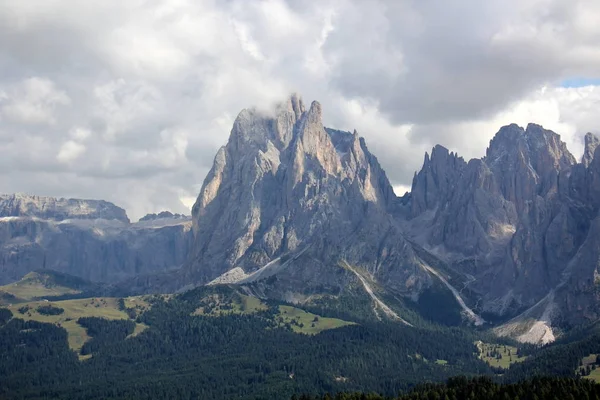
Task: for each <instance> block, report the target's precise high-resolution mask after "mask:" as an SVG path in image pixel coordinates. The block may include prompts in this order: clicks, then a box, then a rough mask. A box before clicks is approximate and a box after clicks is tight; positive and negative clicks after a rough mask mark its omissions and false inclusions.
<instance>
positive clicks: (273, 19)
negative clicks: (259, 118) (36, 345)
mask: <svg viewBox="0 0 600 400" xmlns="http://www.w3.org/2000/svg"><path fill="white" fill-rule="evenodd" d="M599 19H600V6H599V5H598V2H597V1H595V0H574V1H572V2H568V3H566V2H564V1H562V0H524V1H523V0H518V1H517V0H510V1H505V0H489V1H484V2H482V1H476V0H461V1H458V2H453V4H452V5H449V4H448V3H447V2H445V1H442V0H433V1H428V2H414V1H408V0H406V1H405V0H398V1H396V0H373V1H368V2H366V1H358V0H356V1H352V0H322V1H319V2H314V1H310V0H294V1H292V0H257V1H252V2H250V1H246V0H231V1H227V2H223V1H218V0H200V1H198V0H158V1H152V2H143V1H126V2H124V1H118V0H107V1H103V2H91V3H90V2H78V1H73V0H0V121H1V123H2V124H1V125H0V139H1V141H2V142H1V143H2V144H0V186H2V188H3V190H5V191H10V192H15V191H24V192H32V193H37V194H41V195H57V196H74V197H86V198H106V199H107V200H110V201H114V202H116V203H117V204H119V205H121V206H124V207H126V208H127V209H128V211H129V212H130V215H131V217H132V219H135V218H138V217H139V216H141V214H143V213H146V212H157V211H160V210H161V209H162V208H169V209H171V210H172V211H176V212H189V206H190V204H191V203H193V201H192V200H191V199H194V198H195V197H196V195H197V193H198V190H199V186H200V185H201V183H202V181H203V179H204V177H205V175H206V173H207V171H208V169H209V168H210V166H211V164H212V161H213V157H214V154H215V152H216V150H217V148H218V147H219V146H221V145H222V144H224V143H225V142H226V140H227V137H228V135H229V132H230V130H231V125H232V123H233V120H234V119H235V116H236V115H237V113H238V112H239V111H240V110H241V109H242V108H244V107H249V106H252V105H255V106H258V107H260V108H264V109H269V107H270V106H271V105H272V103H273V102H275V101H276V100H278V99H281V98H283V96H285V95H287V94H289V93H290V92H292V91H297V92H299V93H300V94H301V95H303V97H304V98H305V100H306V101H307V102H310V101H311V100H313V99H316V100H319V101H320V102H321V103H322V104H323V109H324V117H325V122H326V123H327V124H328V125H329V126H332V127H336V128H340V129H348V130H351V129H354V128H356V129H357V130H358V131H359V133H360V134H361V135H363V136H365V137H366V139H367V143H368V145H369V148H370V149H371V150H372V151H373V152H374V153H375V154H376V155H377V156H378V158H379V160H380V162H381V163H382V165H383V166H384V168H385V169H386V171H387V173H388V176H389V177H390V178H391V179H392V181H393V184H394V186H395V187H396V188H398V190H401V187H402V186H407V185H410V182H411V179H412V175H413V172H414V170H416V169H418V168H419V167H420V164H421V163H422V160H423V153H424V151H426V150H429V149H430V148H431V147H432V146H433V145H434V144H436V143H440V144H443V145H445V146H447V147H449V148H451V149H453V150H456V151H458V152H459V153H461V154H463V155H464V156H466V157H472V156H481V155H483V154H484V152H485V147H486V146H487V144H488V141H489V139H490V138H491V136H492V135H493V134H494V133H495V132H496V131H497V130H498V129H499V127H500V126H501V125H503V124H506V123H509V122H517V123H519V124H523V125H524V124H526V123H527V122H529V121H533V122H538V123H542V124H543V125H545V126H547V127H549V128H552V129H556V130H557V131H559V133H561V134H563V138H564V139H565V140H566V141H567V142H568V143H569V146H570V148H571V149H572V151H574V152H575V153H578V152H580V147H581V143H580V138H581V137H582V135H583V134H584V133H585V132H586V131H588V130H591V131H594V130H597V129H598V124H599V122H598V121H597V119H596V116H595V113H594V110H597V109H598V107H597V106H598V101H599V99H600V96H599V95H598V90H597V88H595V87H588V88H569V89H563V88H559V87H557V85H558V84H559V83H560V82H561V81H562V80H564V79H567V78H600V76H599V73H598V71H600V45H598V43H600V25H598V24H596V21H597V20H599ZM465 21H467V22H468V23H466V22H465ZM543 87H545V88H546V89H545V90H542V88H543Z"/></svg>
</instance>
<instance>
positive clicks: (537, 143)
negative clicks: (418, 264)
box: [407, 124, 600, 320]
mask: <svg viewBox="0 0 600 400" xmlns="http://www.w3.org/2000/svg"><path fill="white" fill-rule="evenodd" d="M585 142H586V148H585V152H584V156H583V160H582V162H581V163H579V164H578V163H577V162H576V160H575V159H574V157H573V156H572V155H571V153H569V151H568V150H567V148H566V145H565V144H564V143H563V142H562V141H561V140H560V136H559V135H557V134H556V133H554V132H551V131H548V130H545V129H543V128H542V127H541V126H539V125H535V124H529V125H528V126H527V128H526V129H523V128H521V127H518V126H517V125H514V124H513V125H509V126H505V127H503V128H502V129H500V131H499V132H498V133H497V134H496V136H495V137H494V139H493V140H492V141H491V142H490V146H489V148H488V149H487V152H486V156H485V157H484V158H482V159H481V160H471V161H469V162H468V163H465V162H464V161H462V159H461V158H459V157H458V156H456V155H454V154H452V153H449V152H448V151H447V150H445V149H443V148H440V147H436V148H434V150H433V152H432V156H431V157H428V156H426V158H425V162H424V165H423V168H422V170H421V171H420V172H419V173H418V174H417V175H416V176H415V179H414V181H413V187H412V193H411V200H410V201H411V203H410V211H411V212H410V217H409V219H410V222H409V224H408V229H407V231H408V232H407V234H408V235H410V236H411V237H413V238H414V240H415V241H416V242H417V243H419V244H420V245H422V246H423V247H424V248H425V249H428V250H429V251H431V252H432V253H433V254H435V255H436V256H437V257H438V258H439V259H440V260H443V261H445V262H447V263H449V265H450V266H451V268H452V269H454V270H455V271H457V272H458V273H460V274H463V275H464V277H465V278H464V279H465V282H468V284H467V288H468V291H470V295H472V296H473V297H474V298H477V299H479V304H480V307H481V310H483V311H487V312H491V313H495V314H498V315H505V316H511V315H514V314H515V313H516V312H518V311H520V310H523V309H526V308H527V307H531V306H533V305H535V304H536V303H537V302H538V301H540V300H541V299H543V298H544V297H545V296H547V295H548V294H549V293H550V292H552V293H554V291H555V290H557V288H561V289H560V293H563V297H562V298H560V300H557V301H562V302H564V303H565V304H566V303H568V302H569V301H570V304H571V307H570V309H571V310H572V311H576V309H577V307H579V309H581V310H583V309H586V307H583V306H581V304H578V305H577V306H574V304H575V303H576V301H575V300H574V299H573V298H571V299H570V300H568V296H566V293H570V294H571V295H572V294H573V293H574V290H575V289H574V287H575V286H578V287H581V286H582V285H583V286H585V285H587V286H586V287H587V289H586V290H588V292H590V291H591V292H594V290H592V289H593V287H594V284H593V281H594V274H595V273H596V272H594V271H596V268H597V267H598V260H597V259H596V258H595V256H594V255H593V254H595V253H594V252H595V250H594V249H595V248H596V247H597V246H598V243H600V242H598V240H596V239H595V237H596V235H595V234H594V229H591V227H592V228H593V224H592V225H591V224H590V222H591V221H593V220H594V218H596V215H597V210H598V207H599V206H600V181H599V179H600V156H599V155H598V153H597V152H596V154H595V156H594V152H595V150H596V147H597V144H598V140H597V139H596V138H595V137H594V136H593V135H591V134H588V135H587V136H586V140H585ZM592 259H594V260H596V261H595V262H593V263H590V262H585V263H583V262H580V261H577V260H588V261H589V260H592ZM584 264H586V265H587V266H584ZM584 271H586V272H584ZM576 276H577V277H578V278H575V277H576ZM584 277H585V278H584ZM575 281H579V282H578V283H575ZM569 287H571V289H569ZM581 290H583V289H581ZM581 290H579V291H580V292H581ZM592 297H593V296H588V297H587V299H586V300H585V301H584V300H581V299H580V300H579V301H580V302H581V301H584V302H587V304H588V306H589V305H590V304H592V303H593V302H594V300H593V299H592ZM553 298H554V297H553ZM556 298H557V299H558V298H559V296H557V297H556ZM594 307H596V305H593V306H592V308H594ZM587 308H589V307H587ZM558 309H562V310H566V309H569V308H568V307H567V308H565V307H564V304H563V306H561V307H558ZM587 312H588V314H589V313H590V312H589V310H588V311H587ZM575 315H577V312H574V313H571V314H570V315H569V313H563V315H562V317H561V318H563V320H568V319H572V318H571V317H573V319H575ZM580 316H581V313H579V317H580ZM579 317H577V318H579Z"/></svg>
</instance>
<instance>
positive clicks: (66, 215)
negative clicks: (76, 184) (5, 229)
mask: <svg viewBox="0 0 600 400" xmlns="http://www.w3.org/2000/svg"><path fill="white" fill-rule="evenodd" d="M2 217H37V218H41V219H50V220H55V221H62V220H65V219H106V220H116V221H121V222H124V223H129V219H128V218H127V214H126V213H125V210H123V209H122V208H119V207H117V206H115V205H114V204H112V203H109V202H107V201H103V200H79V199H56V198H54V197H42V196H29V195H26V194H10V195H0V218H2Z"/></svg>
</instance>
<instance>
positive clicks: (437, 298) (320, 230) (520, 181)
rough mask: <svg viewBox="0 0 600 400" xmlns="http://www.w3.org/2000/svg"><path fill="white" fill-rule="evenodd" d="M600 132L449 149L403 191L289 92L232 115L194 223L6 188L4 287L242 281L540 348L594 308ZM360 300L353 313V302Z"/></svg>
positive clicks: (271, 293)
mask: <svg viewBox="0 0 600 400" xmlns="http://www.w3.org/2000/svg"><path fill="white" fill-rule="evenodd" d="M599 143H600V141H599V140H598V138H596V137H595V136H594V135H592V134H587V135H586V136H585V151H584V155H583V158H582V160H580V161H579V162H578V161H577V160H576V159H575V158H574V157H573V155H572V154H571V153H570V152H569V150H568V149H567V147H566V145H565V144H564V143H563V142H562V141H561V139H560V136H559V135H558V134H556V133H554V132H552V131H549V130H545V129H544V128H542V127H541V126H539V125H535V124H529V125H528V126H527V127H526V128H522V127H519V126H517V125H514V124H513V125H508V126H505V127H502V128H501V129H500V130H499V132H498V133H497V134H496V136H495V137H494V139H493V140H492V141H491V142H490V145H489V147H488V149H487V151H486V155H485V157H483V158H481V159H473V160H470V161H468V162H467V161H465V160H464V159H463V158H461V157H459V156H458V155H457V154H455V153H453V152H450V151H449V150H447V149H446V148H444V147H442V146H436V147H434V148H433V150H432V152H431V154H426V155H425V160H424V163H423V167H422V169H421V170H420V171H419V172H418V173H416V174H415V177H414V180H413V184H412V189H411V192H410V193H408V194H406V195H404V196H403V197H397V196H396V195H395V194H394V192H393V190H392V186H391V184H390V182H389V180H388V178H387V176H386V174H385V171H383V169H382V168H381V166H380V165H379V163H378V162H377V159H376V157H375V156H374V155H373V154H371V153H370V152H369V150H368V148H367V146H366V143H365V140H364V139H363V138H361V137H359V135H358V134H357V132H354V133H350V132H343V131H338V130H334V129H329V128H326V127H324V126H323V123H322V109H321V105H320V104H319V103H317V102H313V103H312V104H311V105H310V106H309V107H306V106H305V105H304V103H303V102H302V100H301V99H300V98H299V97H298V96H296V95H294V96H291V97H290V98H289V99H288V100H287V101H286V102H284V103H282V104H281V105H280V106H279V108H278V110H277V112H276V113H275V115H265V114H263V113H261V112H259V111H257V110H254V109H247V110H243V111H242V112H241V113H240V114H239V115H238V117H237V119H236V121H235V123H234V126H233V129H232V131H231V136H230V138H229V141H228V143H227V144H226V145H225V146H224V147H222V148H221V149H220V150H219V151H218V153H217V155H216V157H215V160H214V165H213V167H212V169H211V170H210V172H209V174H208V176H207V177H206V179H205V181H204V184H203V186H202V189H201V191H200V194H199V196H198V200H197V201H196V204H195V205H194V207H193V210H192V216H191V217H184V216H180V215H173V214H170V213H160V214H158V215H150V216H147V217H145V218H142V219H141V220H140V222H138V223H133V224H132V223H130V222H129V220H128V218H127V216H126V214H125V212H124V210H122V209H120V208H118V207H116V206H114V205H112V204H110V203H106V202H102V201H84V200H64V199H60V200H57V199H50V198H41V197H34V196H23V195H11V196H1V197H0V283H9V282H11V281H16V280H18V279H20V278H21V277H22V276H24V275H25V274H27V273H28V272H30V271H33V270H38V269H41V268H47V269H53V270H57V271H61V272H66V273H69V274H72V275H77V276H80V277H83V278H86V279H90V280H93V281H102V282H109V283H113V284H116V287H119V288H121V289H122V290H124V288H125V289H127V290H129V291H130V292H132V293H133V292H136V293H141V292H143V293H151V292H172V291H182V290H185V289H187V288H191V287H194V286H199V285H205V284H219V283H227V284H237V285H239V286H240V288H241V289H243V290H244V292H245V293H247V294H251V295H254V296H256V297H260V298H272V299H277V300H285V301H290V302H295V303H300V304H305V305H310V306H322V307H330V308H331V307H333V308H336V307H338V308H340V307H341V308H346V309H348V310H350V311H352V309H353V307H354V305H353V304H354V303H352V301H353V300H352V299H355V298H356V296H355V295H356V293H358V292H360V293H363V294H364V293H367V294H368V295H369V297H370V299H371V300H372V302H371V304H370V306H369V307H368V310H367V312H370V313H371V314H372V317H373V318H380V319H392V320H397V321H398V322H399V323H404V324H406V325H413V324H415V323H416V322H417V320H420V319H426V320H432V321H435V322H442V323H446V324H461V323H463V324H464V323H468V324H476V325H485V326H492V325H490V324H493V326H494V327H495V328H494V329H495V330H496V333H498V334H501V335H506V336H511V337H514V338H517V339H518V340H520V341H524V342H532V343H539V342H542V343H546V342H550V341H553V340H554V338H555V336H556V335H557V334H558V333H560V332H561V331H564V330H568V329H569V328H571V327H573V326H578V325H581V324H585V323H588V322H593V321H595V320H597V319H598V318H599V314H598V311H599V310H600V308H599V306H600V304H599V300H600V297H599V292H598V289H597V288H598V284H599V282H600V280H599V278H598V265H599V262H600V261H599V260H600V219H599V218H598V208H599V206H600V154H598V153H597V151H596V150H597V147H598V144H599ZM354 308H355V307H354Z"/></svg>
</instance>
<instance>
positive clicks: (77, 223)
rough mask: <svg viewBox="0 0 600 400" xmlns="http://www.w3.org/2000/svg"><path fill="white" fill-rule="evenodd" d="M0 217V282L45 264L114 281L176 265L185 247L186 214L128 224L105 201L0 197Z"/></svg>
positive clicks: (185, 252) (186, 248) (186, 233)
mask: <svg viewBox="0 0 600 400" xmlns="http://www.w3.org/2000/svg"><path fill="white" fill-rule="evenodd" d="M0 215H3V217H0V284H5V283H10V282H14V281H17V280H19V279H20V278H21V277H23V276H24V275H26V274H27V273H28V272H31V271H34V270H38V269H44V268H47V269H52V270H56V271H59V272H65V273H69V274H71V275H75V276H79V277H82V278H85V279H88V280H92V281H102V282H117V281H120V280H122V279H125V278H128V277H132V276H136V275H139V274H144V273H154V272H158V271H165V270H169V269H172V268H176V267H179V266H181V264H182V263H183V261H184V260H185V258H186V256H187V251H188V246H189V242H188V240H189V231H190V229H191V220H190V218H189V217H188V218H179V219H172V218H171V219H158V220H153V221H145V222H140V223H136V224H130V223H129V219H128V218H127V215H126V214H125V211H124V210H122V209H120V208H118V207H116V206H114V205H112V204H111V203H107V202H103V201H91V200H72V199H70V200H65V199H60V200H56V199H51V198H41V197H34V196H23V195H15V196H3V197H2V200H1V202H0Z"/></svg>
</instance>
